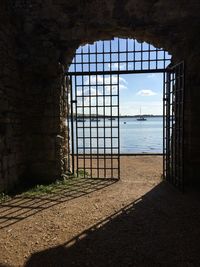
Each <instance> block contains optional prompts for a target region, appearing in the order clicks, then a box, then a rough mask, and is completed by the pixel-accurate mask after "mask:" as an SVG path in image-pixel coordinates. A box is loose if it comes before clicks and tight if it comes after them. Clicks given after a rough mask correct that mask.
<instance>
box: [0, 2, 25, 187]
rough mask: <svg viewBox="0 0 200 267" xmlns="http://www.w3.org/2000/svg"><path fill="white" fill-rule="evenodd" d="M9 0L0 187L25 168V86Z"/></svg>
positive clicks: (1, 70) (2, 51) (2, 13)
mask: <svg viewBox="0 0 200 267" xmlns="http://www.w3.org/2000/svg"><path fill="white" fill-rule="evenodd" d="M8 2H9V1H6V0H5V1H4V0H2V1H1V2H0V64H1V67H0V191H2V190H7V189H9V188H11V187H12V186H13V185H14V184H15V183H16V182H17V180H18V179H19V178H20V177H21V176H22V174H23V172H24V169H25V157H26V155H25V149H24V145H25V142H24V141H25V140H24V137H25V136H24V128H23V121H24V115H23V114H24V112H23V105H24V101H25V99H24V89H23V88H22V87H21V85H20V75H21V74H20V72H19V65H20V63H19V58H18V44H17V42H18V41H17V35H18V32H17V28H18V25H17V24H18V22H17V21H15V20H14V18H13V17H12V15H11V9H10V8H11V6H10V3H8Z"/></svg>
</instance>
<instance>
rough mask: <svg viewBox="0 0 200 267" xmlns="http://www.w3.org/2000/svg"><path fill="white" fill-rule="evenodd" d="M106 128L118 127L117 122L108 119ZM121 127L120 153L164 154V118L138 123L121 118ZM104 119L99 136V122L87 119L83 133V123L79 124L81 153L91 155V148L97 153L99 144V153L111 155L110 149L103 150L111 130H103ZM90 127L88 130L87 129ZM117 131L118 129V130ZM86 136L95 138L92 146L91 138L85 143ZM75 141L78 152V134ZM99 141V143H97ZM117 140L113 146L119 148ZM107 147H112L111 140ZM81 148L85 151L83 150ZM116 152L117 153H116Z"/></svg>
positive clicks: (128, 118)
mask: <svg viewBox="0 0 200 267" xmlns="http://www.w3.org/2000/svg"><path fill="white" fill-rule="evenodd" d="M105 121H106V123H105V125H106V126H110V125H111V124H112V126H116V124H117V120H113V121H112V122H111V121H109V120H108V119H106V120H105ZM119 121H120V125H119V136H120V139H119V140H120V142H119V144H120V153H121V154H143V153H149V154H154V153H155V154H156V153H163V118H162V117H147V118H146V120H145V121H138V120H137V118H136V117H120V120H119ZM90 125H92V129H91V130H90V129H89V126H90ZM103 125H104V124H103V119H101V120H100V121H99V122H98V127H100V128H99V132H98V136H97V134H96V126H97V122H95V121H94V122H90V121H89V119H86V120H85V122H84V127H85V126H86V128H85V130H84V133H83V129H82V126H83V122H78V126H79V127H80V128H79V132H78V136H79V137H80V139H78V142H79V145H78V146H79V148H80V149H79V153H83V152H84V153H89V152H90V151H91V146H92V147H93V148H94V149H93V150H92V151H93V152H95V147H97V142H98V146H99V153H110V149H106V150H104V149H101V148H102V147H104V140H103V138H101V137H103V136H104V135H105V133H106V135H107V136H109V133H108V131H109V130H110V129H109V128H108V129H105V132H104V129H102V128H101V127H103ZM87 127H88V128H87ZM75 128H76V122H74V129H75ZM116 130H117V129H116ZM83 135H84V136H86V137H87V136H90V135H91V136H93V137H94V138H92V145H91V140H90V138H88V139H87V138H86V139H85V141H84V143H83V139H82V137H83ZM113 136H118V135H117V134H116V135H115V131H114V130H113ZM74 139H75V146H74V148H75V151H76V141H77V139H76V134H75V133H74ZM97 139H98V141H97ZM117 141H118V140H117V138H115V139H113V146H117V145H118V143H117ZM106 142H107V144H106V146H107V147H109V146H110V140H109V139H107V141H106ZM81 147H82V148H83V149H81ZM114 152H117V150H116V151H114Z"/></svg>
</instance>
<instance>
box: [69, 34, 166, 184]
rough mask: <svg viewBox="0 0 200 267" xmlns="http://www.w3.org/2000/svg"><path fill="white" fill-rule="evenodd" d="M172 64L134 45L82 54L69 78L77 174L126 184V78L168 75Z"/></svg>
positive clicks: (97, 46)
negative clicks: (122, 104)
mask: <svg viewBox="0 0 200 267" xmlns="http://www.w3.org/2000/svg"><path fill="white" fill-rule="evenodd" d="M170 62H171V56H170V55H169V54H168V53H167V52H166V51H164V50H163V49H162V48H155V47H153V46H151V45H150V44H147V43H138V42H137V41H136V40H134V39H119V38H114V39H113V40H107V41H98V42H95V43H94V44H88V45H85V46H82V47H80V48H79V49H78V50H77V51H76V55H75V57H74V59H73V62H72V64H71V67H70V69H69V70H68V71H67V72H66V75H67V76H68V77H69V79H70V83H71V86H70V88H71V90H70V93H71V95H70V97H69V105H71V115H70V118H69V124H70V125H71V132H70V134H71V148H70V151H71V159H72V160H71V169H72V172H77V173H78V174H79V173H82V175H84V177H89V178H111V179H120V136H119V135H120V131H119V125H120V116H119V112H120V111H119V89H120V88H122V84H121V83H122V81H123V78H122V77H120V75H122V74H134V73H137V74H138V73H143V74H144V73H147V74H149V73H164V72H165V70H166V66H167V65H168V64H169V63H170ZM70 119H71V122H70Z"/></svg>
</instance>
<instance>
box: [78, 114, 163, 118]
mask: <svg viewBox="0 0 200 267" xmlns="http://www.w3.org/2000/svg"><path fill="white" fill-rule="evenodd" d="M141 116H142V117H145V118H163V115H148V114H142V115H120V116H119V118H138V117H141ZM73 117H74V118H75V117H76V115H74V116H73ZM83 117H84V118H90V117H91V118H110V117H112V118H118V116H103V115H99V116H96V115H88V114H84V115H77V118H83Z"/></svg>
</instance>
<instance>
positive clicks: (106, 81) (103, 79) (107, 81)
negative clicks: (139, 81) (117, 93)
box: [84, 75, 128, 90]
mask: <svg viewBox="0 0 200 267" xmlns="http://www.w3.org/2000/svg"><path fill="white" fill-rule="evenodd" d="M89 83H90V84H92V85H97V86H98V85H105V89H106V90H110V89H113V90H115V89H116V88H117V87H116V84H118V83H119V89H120V90H122V89H127V84H128V83H127V81H126V80H125V79H124V78H122V77H119V80H118V77H117V76H116V75H112V76H107V75H105V76H102V75H97V76H95V75H92V76H90V78H89V76H88V77H86V78H85V80H84V85H89ZM113 84H114V85H113Z"/></svg>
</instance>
